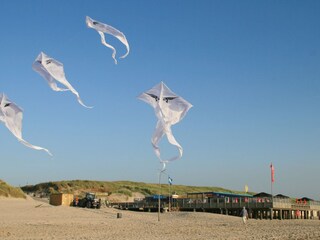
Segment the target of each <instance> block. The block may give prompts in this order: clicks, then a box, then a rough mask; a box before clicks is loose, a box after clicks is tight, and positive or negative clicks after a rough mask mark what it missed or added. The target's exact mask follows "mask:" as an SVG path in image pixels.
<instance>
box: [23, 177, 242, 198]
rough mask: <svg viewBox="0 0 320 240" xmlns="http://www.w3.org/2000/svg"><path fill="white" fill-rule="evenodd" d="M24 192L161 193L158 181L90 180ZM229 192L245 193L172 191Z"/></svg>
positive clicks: (181, 188)
mask: <svg viewBox="0 0 320 240" xmlns="http://www.w3.org/2000/svg"><path fill="white" fill-rule="evenodd" d="M162 189H163V191H162V192H163V193H164V194H167V193H168V191H167V189H168V184H162ZM22 190H23V191H24V192H38V193H45V194H51V193H57V192H60V193H73V194H75V193H76V194H83V193H85V192H95V193H108V194H109V195H110V194H112V193H118V194H122V195H126V196H129V197H131V196H132V193H134V192H138V193H141V194H143V195H145V196H147V195H153V194H158V193H159V185H158V184H156V183H144V182H132V181H112V182H111V181H110V182H109V181H89V180H70V181H58V182H47V183H40V184H37V185H29V186H24V187H22ZM210 191H214V192H229V193H243V192H241V191H232V190H228V189H224V188H220V187H201V186H200V187H199V186H185V185H172V186H171V192H172V193H175V194H179V195H185V194H186V193H191V192H210Z"/></svg>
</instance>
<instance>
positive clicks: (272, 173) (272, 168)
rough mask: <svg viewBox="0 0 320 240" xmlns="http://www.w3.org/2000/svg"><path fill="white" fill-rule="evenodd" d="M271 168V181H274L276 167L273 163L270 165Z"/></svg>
mask: <svg viewBox="0 0 320 240" xmlns="http://www.w3.org/2000/svg"><path fill="white" fill-rule="evenodd" d="M270 168H271V182H272V183H274V167H273V165H272V163H271V165H270Z"/></svg>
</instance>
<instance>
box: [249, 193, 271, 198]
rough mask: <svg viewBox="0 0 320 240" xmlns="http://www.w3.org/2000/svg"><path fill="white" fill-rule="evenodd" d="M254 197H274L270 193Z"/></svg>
mask: <svg viewBox="0 0 320 240" xmlns="http://www.w3.org/2000/svg"><path fill="white" fill-rule="evenodd" d="M253 197H272V195H271V194H269V193H265V192H261V193H258V194H256V195H253Z"/></svg>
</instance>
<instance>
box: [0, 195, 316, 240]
mask: <svg viewBox="0 0 320 240" xmlns="http://www.w3.org/2000/svg"><path fill="white" fill-rule="evenodd" d="M117 213H122V218H117ZM0 239H121V240H125V239H141V240H147V239H148V240H150V239H162V240H163V239H175V240H176V239H178V240H179V239H181V240H182V239H183V240H185V239H190V240H191V239H192V240H194V239H234V240H236V239H237V240H238V239H320V221H319V220H272V221H271V220H253V219H250V220H249V221H248V223H247V225H244V224H243V223H242V221H241V218H240V217H233V216H224V215H218V214H212V213H193V212H173V213H163V214H161V219H160V222H158V218H157V213H143V212H130V211H120V210H117V209H112V208H102V209H100V210H96V209H82V208H73V207H64V206H59V207H54V206H51V205H49V204H47V203H44V202H39V201H35V200H33V199H31V198H30V197H28V199H27V200H22V199H4V198H2V199H0Z"/></svg>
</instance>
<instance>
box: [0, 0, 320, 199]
mask: <svg viewBox="0 0 320 240" xmlns="http://www.w3.org/2000/svg"><path fill="white" fill-rule="evenodd" d="M319 12H320V2H319V1H253V0H252V1H232V0H230V1H216V0H211V1H206V0H203V1H182V0H181V1H177V0H175V1H172V0H170V1H169V0H168V1H147V0H144V1H143V0H140V1H129V0H128V1H102V0H98V1H94V2H91V1H73V0H71V1H62V0H57V1H39V0H33V1H14V0H13V1H1V3H0V29H1V38H0V46H1V54H0V66H1V71H0V92H4V93H6V94H7V95H8V97H9V98H10V99H11V100H12V101H14V102H15V103H17V104H18V105H19V106H21V107H22V108H23V109H24V120H23V137H24V139H25V140H27V141H29V142H30V143H32V144H35V145H39V146H42V147H46V148H48V149H49V150H50V151H51V152H52V153H53V154H54V157H53V158H50V157H49V156H48V155H47V154H46V153H45V152H41V151H35V150H32V149H29V148H27V147H25V146H24V145H22V144H20V143H19V142H18V141H17V140H16V139H15V138H14V137H13V136H12V135H11V133H10V132H9V131H8V130H7V129H6V128H5V126H4V125H1V127H0V136H1V139H2V140H1V145H0V151H1V157H0V161H1V170H0V176H1V178H2V179H3V180H5V181H7V182H8V183H10V184H12V185H25V184H27V183H29V184H36V183H40V182H45V181H57V180H71V179H89V180H90V179H91V180H106V181H114V180H131V181H143V182H157V180H158V176H157V173H158V169H159V168H160V167H161V165H160V164H159V161H158V159H157V158H156V156H155V155H154V153H153V149H152V147H151V143H150V138H151V136H152V133H153V130H154V128H155V125H156V117H155V115H154V112H153V109H152V108H150V106H148V105H147V104H145V103H144V102H142V101H139V100H137V98H136V97H137V96H138V95H139V94H140V93H141V92H143V91H145V90H147V89H150V88H151V87H153V86H154V85H156V84H158V83H159V82H160V81H164V82H165V83H166V84H167V86H168V87H169V88H170V89H171V90H172V91H174V92H176V93H177V94H179V95H181V96H182V97H183V98H185V99H186V100H188V101H189V102H191V103H192V104H193V105H194V107H193V108H192V109H191V110H190V111H189V113H188V114H187V116H186V117H185V118H184V119H183V120H182V122H180V123H179V124H177V125H175V126H173V127H172V130H173V133H174V135H175V137H176V139H177V141H178V142H179V143H180V144H181V145H182V147H183V148H184V155H183V157H182V159H180V160H178V161H175V162H173V163H171V164H169V165H168V166H167V169H168V170H167V172H168V174H170V176H171V177H172V178H173V180H174V184H183V185H197V186H220V187H225V188H229V189H233V190H243V189H244V186H245V184H248V186H249V190H250V191H255V192H260V191H265V192H270V168H269V165H270V163H271V162H273V164H274V166H275V181H276V182H275V184H274V187H273V189H274V193H275V194H277V193H282V194H286V195H290V196H292V197H302V196H308V197H312V198H315V199H320V192H319V188H318V182H319V180H320V179H319V171H320V163H319V156H320V140H319V136H320V127H319V126H320V115H319V105H320V81H319V80H320V79H319V77H320V28H319V23H320V14H319ZM86 16H90V17H91V18H93V19H96V20H98V21H101V22H104V23H107V24H110V25H112V26H114V27H115V28H117V29H119V30H120V31H122V32H123V33H124V34H125V35H126V37H127V39H128V42H129V44H130V48H131V51H130V54H129V56H128V57H127V58H125V59H122V60H119V61H118V65H115V64H114V62H113V59H112V58H111V50H110V49H108V48H106V47H104V46H103V45H102V44H101V43H100V37H99V35H98V33H97V32H96V31H95V30H93V29H89V28H87V27H86V24H85V17H86ZM107 41H109V42H110V43H111V44H113V45H114V46H115V47H116V48H117V50H118V54H119V55H118V56H120V55H122V54H124V53H125V48H124V46H123V45H121V43H120V42H118V41H117V40H116V39H114V38H113V37H111V36H107ZM40 51H43V52H45V53H46V54H48V55H49V56H51V57H53V58H55V59H57V60H58V61H60V62H62V63H63V64H64V68H65V73H66V77H67V79H68V80H69V82H70V83H71V84H72V85H73V87H74V88H75V89H76V90H77V91H78V92H79V93H80V96H81V98H82V100H83V101H84V103H85V104H87V105H93V106H94V108H93V109H86V108H84V107H82V106H81V105H80V104H78V102H77V101H76V98H75V97H74V95H73V94H71V93H70V92H64V93H59V92H54V91H52V90H51V89H50V88H49V86H48V85H47V83H46V82H45V80H44V79H42V78H41V77H40V76H39V75H38V74H37V73H36V72H34V71H33V70H32V68H31V65H32V62H33V61H34V59H35V58H36V57H37V55H38V54H39V53H40ZM161 147H162V152H163V154H164V155H165V156H166V155H167V156H170V155H172V154H175V153H176V152H175V151H176V150H175V149H174V148H173V147H171V146H170V145H169V144H167V143H166V141H163V142H162V143H161Z"/></svg>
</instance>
